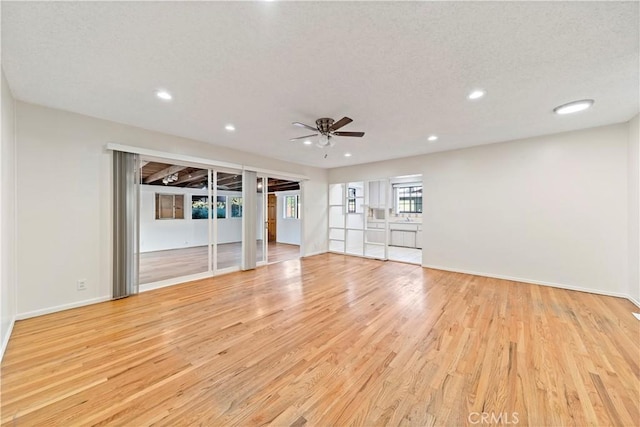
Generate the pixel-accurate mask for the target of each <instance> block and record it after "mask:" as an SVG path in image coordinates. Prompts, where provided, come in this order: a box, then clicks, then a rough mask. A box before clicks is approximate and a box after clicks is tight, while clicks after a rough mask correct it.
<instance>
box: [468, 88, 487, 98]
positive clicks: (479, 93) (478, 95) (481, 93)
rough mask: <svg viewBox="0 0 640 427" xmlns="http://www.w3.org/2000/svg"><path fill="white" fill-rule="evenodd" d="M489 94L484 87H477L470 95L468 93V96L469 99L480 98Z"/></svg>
mask: <svg viewBox="0 0 640 427" xmlns="http://www.w3.org/2000/svg"><path fill="white" fill-rule="evenodd" d="M486 94H487V92H486V91H485V90H483V89H476V90H474V91H472V92H471V93H469V95H467V98H469V99H480V98H482V97H483V96H485V95H486Z"/></svg>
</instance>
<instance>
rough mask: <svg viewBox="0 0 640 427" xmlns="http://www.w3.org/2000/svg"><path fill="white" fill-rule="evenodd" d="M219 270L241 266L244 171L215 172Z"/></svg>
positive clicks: (215, 237) (216, 234) (216, 235)
mask: <svg viewBox="0 0 640 427" xmlns="http://www.w3.org/2000/svg"><path fill="white" fill-rule="evenodd" d="M215 175H216V188H215V190H216V191H215V194H216V196H215V197H216V222H217V224H216V227H215V233H214V234H215V235H214V240H215V244H216V250H215V251H214V252H215V257H216V258H215V261H216V262H215V265H216V271H220V270H226V269H230V268H240V264H241V262H242V213H243V210H242V206H243V200H242V173H241V172H240V171H230V172H226V171H225V172H221V171H217V172H216V174H215Z"/></svg>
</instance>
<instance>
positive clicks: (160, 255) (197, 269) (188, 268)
mask: <svg viewBox="0 0 640 427" xmlns="http://www.w3.org/2000/svg"><path fill="white" fill-rule="evenodd" d="M257 246H258V250H257V254H258V259H261V258H262V242H259V243H258V244H257ZM241 251H242V246H241V244H240V243H239V242H238V243H224V244H220V245H218V268H219V269H222V268H228V267H233V266H237V265H240V259H241ZM208 256H209V253H208V251H207V247H206V246H196V247H193V248H182V249H169V250H165V251H154V252H145V253H141V254H140V283H141V284H144V283H153V282H158V281H160V280H165V279H173V278H175V277H182V276H188V275H190V274H196V273H204V272H206V271H207V270H208V269H209V263H208ZM268 257H269V263H273V262H281V261H285V260H288V259H295V258H299V257H300V246H299V245H289V244H286V243H277V242H269V246H268Z"/></svg>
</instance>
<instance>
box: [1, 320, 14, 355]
mask: <svg viewBox="0 0 640 427" xmlns="http://www.w3.org/2000/svg"><path fill="white" fill-rule="evenodd" d="M15 324H16V319H15V318H14V319H12V320H11V323H10V324H9V329H8V330H7V336H6V337H4V339H3V340H2V347H1V348H0V362H2V358H3V357H4V351H5V350H6V349H7V345H9V338H11V332H13V325H15Z"/></svg>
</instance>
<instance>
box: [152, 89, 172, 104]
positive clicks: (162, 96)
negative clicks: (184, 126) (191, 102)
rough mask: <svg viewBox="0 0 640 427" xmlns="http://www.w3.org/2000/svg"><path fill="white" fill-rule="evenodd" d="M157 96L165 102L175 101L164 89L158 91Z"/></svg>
mask: <svg viewBox="0 0 640 427" xmlns="http://www.w3.org/2000/svg"><path fill="white" fill-rule="evenodd" d="M156 96H157V97H158V98H160V99H162V100H163V101H171V100H172V99H173V96H171V94H170V93H169V92H167V91H166V90H163V89H160V90H157V91H156Z"/></svg>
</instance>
